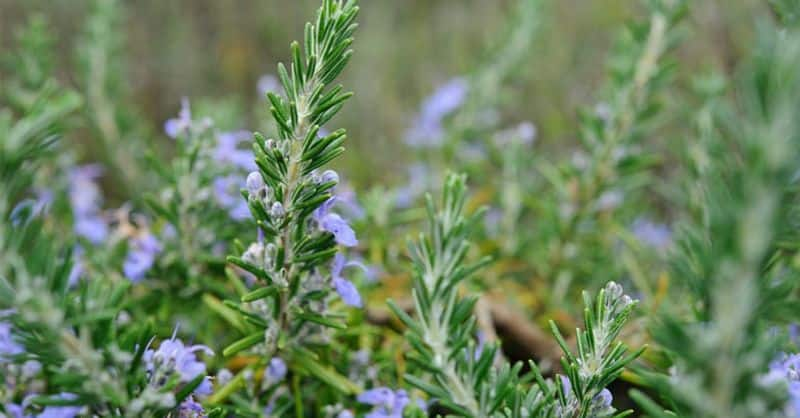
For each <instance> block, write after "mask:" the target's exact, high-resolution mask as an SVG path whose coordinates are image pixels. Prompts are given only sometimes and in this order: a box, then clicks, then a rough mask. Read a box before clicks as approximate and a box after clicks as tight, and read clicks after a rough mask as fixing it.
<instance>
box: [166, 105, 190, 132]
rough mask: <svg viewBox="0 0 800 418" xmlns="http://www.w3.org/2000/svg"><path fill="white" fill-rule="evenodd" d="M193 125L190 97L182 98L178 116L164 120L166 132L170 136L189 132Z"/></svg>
mask: <svg viewBox="0 0 800 418" xmlns="http://www.w3.org/2000/svg"><path fill="white" fill-rule="evenodd" d="M191 126H192V109H191V108H190V106H189V99H188V98H186V97H184V98H182V99H181V110H180V111H179V112H178V117H177V118H172V119H168V120H167V121H166V122H164V133H166V134H167V136H169V137H170V138H173V139H174V138H177V137H178V136H180V135H181V134H183V133H184V132H188V131H189V128H190V127H191Z"/></svg>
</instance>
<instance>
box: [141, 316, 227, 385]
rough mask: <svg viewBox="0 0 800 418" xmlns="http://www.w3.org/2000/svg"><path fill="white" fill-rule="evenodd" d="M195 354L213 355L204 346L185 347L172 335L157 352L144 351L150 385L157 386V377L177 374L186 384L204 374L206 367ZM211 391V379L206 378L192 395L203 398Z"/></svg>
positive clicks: (143, 357)
mask: <svg viewBox="0 0 800 418" xmlns="http://www.w3.org/2000/svg"><path fill="white" fill-rule="evenodd" d="M176 331H177V330H176ZM197 352H202V353H204V354H206V355H209V356H211V355H214V352H213V351H211V349H210V348H208V347H207V346H205V345H191V346H185V345H184V344H183V341H181V340H180V339H177V338H176V337H175V335H174V334H173V336H172V338H170V339H169V340H164V341H162V342H161V344H160V345H159V346H158V349H157V350H153V349H151V348H148V349H147V350H145V352H144V355H143V356H142V359H143V361H144V364H145V367H146V370H147V371H148V373H150V376H151V379H152V380H151V382H152V383H156V384H158V382H159V381H160V379H159V378H158V377H160V378H165V377H169V376H171V375H172V374H174V373H178V375H179V377H180V382H182V383H187V382H190V381H192V380H194V379H195V378H196V377H197V376H200V375H205V373H206V365H205V363H203V362H202V361H199V360H198V359H197V354H196V353H197ZM154 376H158V377H156V378H154ZM211 391H212V385H211V379H210V378H209V377H208V376H206V377H205V378H204V379H203V381H202V383H200V385H199V386H198V387H197V388H196V389H195V390H194V392H193V393H194V394H195V395H201V396H205V395H209V394H211Z"/></svg>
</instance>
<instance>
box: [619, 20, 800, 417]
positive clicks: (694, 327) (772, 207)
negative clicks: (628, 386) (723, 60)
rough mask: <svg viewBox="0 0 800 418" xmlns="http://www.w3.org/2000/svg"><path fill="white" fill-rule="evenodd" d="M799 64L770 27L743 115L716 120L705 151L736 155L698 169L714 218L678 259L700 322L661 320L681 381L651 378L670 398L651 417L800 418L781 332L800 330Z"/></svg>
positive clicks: (791, 45) (674, 311)
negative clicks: (798, 326)
mask: <svg viewBox="0 0 800 418" xmlns="http://www.w3.org/2000/svg"><path fill="white" fill-rule="evenodd" d="M799 59H800V37H798V33H797V32H796V30H794V29H786V28H778V27H774V26H764V27H762V28H761V30H760V33H759V41H758V43H757V45H756V47H755V49H754V54H753V57H752V60H751V62H750V63H749V64H748V65H747V70H746V71H745V72H744V73H743V74H746V75H745V76H744V77H742V80H741V82H740V84H739V86H740V87H739V90H738V95H737V96H738V97H737V98H738V106H737V108H736V110H733V111H732V112H733V113H729V112H721V111H718V112H716V113H715V114H714V119H712V123H713V125H712V126H713V129H711V130H706V131H705V135H706V137H707V138H706V140H705V141H704V146H705V147H706V148H707V149H709V150H711V149H714V150H725V153H724V154H723V155H724V157H720V158H719V159H717V160H715V161H713V162H712V163H711V164H709V165H707V166H706V167H705V169H704V170H702V171H698V174H700V175H701V176H700V177H698V178H697V179H696V181H697V182H698V184H700V187H699V189H700V190H702V192H703V199H704V200H703V204H702V208H703V210H702V212H701V213H698V214H697V216H696V217H695V219H692V220H690V221H689V222H688V225H686V227H685V228H684V229H683V233H682V238H681V241H680V245H679V251H678V252H677V253H676V254H675V256H674V260H673V265H674V268H673V272H674V276H675V278H676V279H679V280H680V283H681V284H682V285H683V287H684V289H685V291H686V293H687V294H688V297H689V299H688V301H689V302H688V306H689V307H691V315H686V313H685V312H683V311H685V307H683V306H680V305H678V306H670V309H668V310H665V311H664V312H663V313H662V314H661V315H659V316H658V317H656V319H655V321H654V322H653V330H652V331H653V336H654V338H655V339H656V341H657V342H658V343H659V344H660V345H661V346H662V347H663V348H664V350H665V351H666V354H667V356H668V357H667V358H668V359H669V361H670V363H671V364H672V367H671V368H670V370H671V372H670V375H669V376H667V375H663V374H657V373H652V372H648V371H642V375H643V376H644V377H645V379H646V380H647V382H648V383H649V384H650V385H651V386H652V387H653V388H654V389H656V390H657V391H658V393H659V395H660V396H659V397H660V398H661V400H663V403H662V404H661V405H663V406H660V405H659V404H657V403H656V402H655V401H653V400H652V399H651V398H650V397H648V396H645V395H644V394H642V393H640V392H635V393H634V395H635V396H636V399H637V400H638V401H639V402H640V404H641V405H642V407H643V408H644V410H646V411H647V413H648V414H650V415H651V416H654V417H667V416H670V417H674V416H683V417H694V416H707V417H733V416H735V417H784V416H795V414H797V411H798V410H797V409H796V407H794V406H792V404H791V403H787V398H786V396H787V391H786V385H787V383H788V384H789V385H790V386H791V385H793V384H794V383H792V378H791V369H790V368H789V367H790V366H789V364H790V363H787V366H785V367H786V372H787V373H788V375H787V374H784V375H781V373H780V371H779V370H780V368H781V367H784V366H782V365H781V364H780V363H781V362H782V361H783V360H782V359H781V358H780V356H779V355H778V354H777V352H778V344H779V343H780V339H778V338H775V333H774V332H772V331H770V326H771V325H770V324H773V325H772V326H774V324H780V323H792V322H794V321H797V320H798V314H797V310H796V309H793V308H790V306H792V305H795V304H796V303H797V296H796V292H795V289H796V288H797V286H798V272H797V270H796V264H795V262H794V261H793V260H792V257H793V253H794V251H793V250H792V251H791V252H790V253H787V252H786V245H790V246H791V247H794V246H793V245H792V244H790V243H791V242H796V238H795V237H796V233H795V232H794V229H795V227H794V226H792V227H788V228H787V225H793V222H794V221H792V219H794V215H793V212H794V209H793V208H792V206H793V205H792V204H790V203H789V202H794V201H796V200H795V199H796V197H795V189H796V187H795V183H796V173H797V169H798V167H797V157H798V156H797V150H798V147H797V140H798V126H797V122H796V118H795V117H794V116H792V115H793V113H794V112H795V109H797V106H798V102H797V100H798V97H800V96H799V95H798V94H799V91H798V89H799V88H800V79H798V77H797V72H796V68H797V65H798V60H799ZM701 133H703V132H702V131H701ZM707 152H708V151H707ZM687 316H688V318H687ZM767 370H771V372H770V373H767ZM787 379H788V382H787ZM794 396H795V397H797V395H794ZM795 403H796V402H795Z"/></svg>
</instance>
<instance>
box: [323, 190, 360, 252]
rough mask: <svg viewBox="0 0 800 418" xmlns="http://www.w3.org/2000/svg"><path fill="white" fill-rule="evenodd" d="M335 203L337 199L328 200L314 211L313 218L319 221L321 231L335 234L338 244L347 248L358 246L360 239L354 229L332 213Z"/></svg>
mask: <svg viewBox="0 0 800 418" xmlns="http://www.w3.org/2000/svg"><path fill="white" fill-rule="evenodd" d="M334 203H336V198H335V197H332V198H330V199H328V200H327V201H326V202H325V203H323V204H322V205H320V207H318V208H317V209H316V210H315V211H314V214H313V218H314V220H315V221H317V224H318V225H319V227H320V229H322V230H323V231H327V232H330V233H331V234H333V236H334V238H336V242H337V243H338V244H340V245H344V246H345V247H355V246H356V245H358V239H356V233H355V231H353V228H351V227H350V224H348V223H347V221H345V220H344V218H342V217H341V216H339V215H337V214H335V213H331V212H330V210H331V207H332V206H333V204H334Z"/></svg>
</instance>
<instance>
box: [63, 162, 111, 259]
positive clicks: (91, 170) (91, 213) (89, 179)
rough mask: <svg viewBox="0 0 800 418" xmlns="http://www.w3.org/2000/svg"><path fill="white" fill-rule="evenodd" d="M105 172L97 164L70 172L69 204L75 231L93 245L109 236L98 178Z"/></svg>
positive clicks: (76, 168) (80, 167)
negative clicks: (102, 209) (103, 213)
mask: <svg viewBox="0 0 800 418" xmlns="http://www.w3.org/2000/svg"><path fill="white" fill-rule="evenodd" d="M102 172H103V170H102V168H101V167H100V166H99V165H97V164H89V165H83V166H79V167H75V168H73V169H72V170H70V172H69V202H70V206H71V207H72V214H73V216H74V218H75V223H74V230H75V233H76V234H78V235H79V236H82V237H84V238H86V239H87V240H89V242H91V243H93V244H99V243H101V242H103V241H104V240H105V239H106V237H107V236H108V229H109V228H108V222H107V221H106V219H105V218H104V217H103V216H102V213H101V207H102V203H103V195H102V192H101V191H100V187H99V186H98V185H97V178H98V177H100V175H101V174H102Z"/></svg>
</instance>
